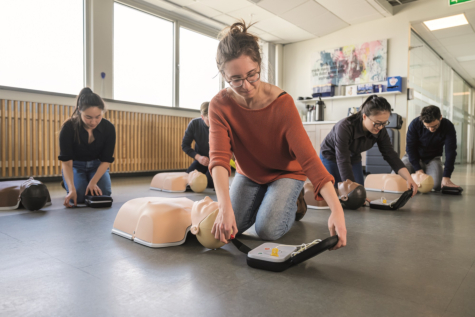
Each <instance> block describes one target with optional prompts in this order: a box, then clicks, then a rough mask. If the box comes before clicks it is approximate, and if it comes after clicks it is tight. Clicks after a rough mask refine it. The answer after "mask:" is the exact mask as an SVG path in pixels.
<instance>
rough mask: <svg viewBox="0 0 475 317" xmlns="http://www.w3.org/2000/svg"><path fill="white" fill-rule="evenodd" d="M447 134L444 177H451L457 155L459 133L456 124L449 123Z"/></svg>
mask: <svg viewBox="0 0 475 317" xmlns="http://www.w3.org/2000/svg"><path fill="white" fill-rule="evenodd" d="M447 130H448V131H447V136H446V137H445V164H444V167H445V168H444V177H449V178H450V177H451V176H452V172H453V171H454V164H455V158H456V157H457V133H456V131H455V127H454V125H453V124H452V123H451V122H450V124H448V129H447Z"/></svg>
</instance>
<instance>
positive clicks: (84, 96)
mask: <svg viewBox="0 0 475 317" xmlns="http://www.w3.org/2000/svg"><path fill="white" fill-rule="evenodd" d="M90 107H97V108H99V109H101V110H102V111H105V109H106V107H105V105H104V101H103V100H102V98H101V97H100V96H99V95H98V94H95V93H94V92H92V90H91V88H89V87H85V88H83V89H81V91H80V92H79V95H78V96H77V98H76V107H75V109H74V112H73V114H72V115H71V118H69V119H68V120H66V122H68V121H71V122H72V124H73V128H74V137H75V138H76V139H77V141H78V142H79V143H81V141H80V139H79V131H81V128H82V127H83V124H84V122H82V120H81V112H82V111H84V110H86V109H87V108H90ZM66 122H65V123H66Z"/></svg>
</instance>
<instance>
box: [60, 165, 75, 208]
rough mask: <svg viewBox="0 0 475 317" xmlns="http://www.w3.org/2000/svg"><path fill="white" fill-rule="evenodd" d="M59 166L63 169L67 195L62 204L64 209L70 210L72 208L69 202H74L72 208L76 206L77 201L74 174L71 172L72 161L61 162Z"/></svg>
mask: <svg viewBox="0 0 475 317" xmlns="http://www.w3.org/2000/svg"><path fill="white" fill-rule="evenodd" d="M61 166H62V169H63V175H64V179H65V180H66V184H67V185H68V190H69V193H68V194H67V195H66V198H65V199H64V204H63V205H65V206H66V207H68V208H71V207H73V206H72V205H71V204H70V203H69V202H70V201H71V200H72V201H73V202H74V206H77V199H78V195H77V193H76V187H74V172H73V160H69V161H66V162H63V161H62V162H61Z"/></svg>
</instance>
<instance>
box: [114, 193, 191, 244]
mask: <svg viewBox="0 0 475 317" xmlns="http://www.w3.org/2000/svg"><path fill="white" fill-rule="evenodd" d="M192 207H193V201H192V200H190V199H188V198H164V197H143V198H136V199H132V200H129V201H128V202H126V203H125V204H124V205H123V206H122V207H121V208H120V210H119V212H118V213H117V216H116V218H115V221H114V225H113V229H112V233H115V234H117V235H119V236H122V237H124V238H127V239H130V240H133V241H134V242H137V243H140V244H143V245H146V246H148V247H151V248H163V247H169V246H175V245H180V244H183V243H184V242H185V240H186V235H187V233H188V231H189V230H190V227H191V208H192Z"/></svg>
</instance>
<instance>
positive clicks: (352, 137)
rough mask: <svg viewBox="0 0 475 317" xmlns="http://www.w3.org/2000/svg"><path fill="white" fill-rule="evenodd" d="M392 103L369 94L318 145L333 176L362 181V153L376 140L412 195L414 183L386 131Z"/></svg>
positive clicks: (384, 156)
mask: <svg viewBox="0 0 475 317" xmlns="http://www.w3.org/2000/svg"><path fill="white" fill-rule="evenodd" d="M390 115H391V105H390V104H389V103H388V101H387V100H386V99H384V98H383V97H378V96H376V95H372V96H369V97H368V98H367V99H366V101H365V102H364V103H363V105H362V106H361V108H360V110H359V111H358V113H356V114H354V115H352V116H350V117H348V118H345V119H343V120H341V121H339V122H338V123H337V124H336V125H335V126H334V127H333V129H332V130H331V132H330V133H329V134H328V135H327V136H326V137H325V139H324V140H323V142H322V144H321V146H320V148H321V153H320V158H321V160H322V163H323V165H325V167H326V168H327V170H328V171H329V172H330V173H331V174H332V175H333V177H334V178H335V182H336V183H338V182H341V181H345V180H347V179H349V180H351V181H353V182H357V183H358V184H361V185H364V176H363V166H362V164H361V153H362V152H364V151H366V150H369V149H370V148H372V147H373V145H374V144H375V143H378V147H379V150H380V151H381V154H382V155H383V158H384V159H385V160H386V161H387V162H388V163H389V165H390V166H391V168H392V169H393V170H394V171H396V172H397V173H398V174H399V175H401V176H402V177H403V178H404V179H405V180H406V181H407V185H408V187H410V188H412V190H413V195H414V194H416V193H417V185H416V183H415V182H414V181H413V179H412V177H411V174H410V173H409V171H408V170H407V168H406V166H405V165H404V163H403V162H402V161H401V159H400V158H399V155H398V154H397V153H396V152H395V151H394V149H393V146H392V144H391V140H390V139H389V135H388V132H387V131H386V129H385V128H384V127H385V126H386V125H388V124H389V121H388V119H389V116H390Z"/></svg>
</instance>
